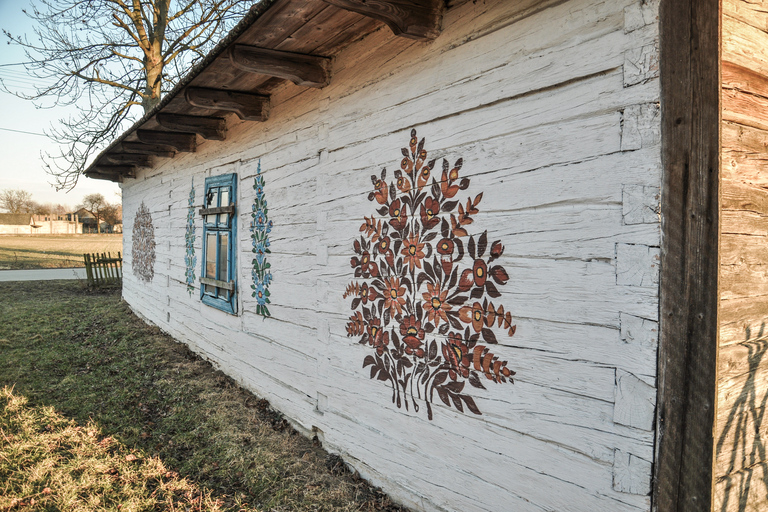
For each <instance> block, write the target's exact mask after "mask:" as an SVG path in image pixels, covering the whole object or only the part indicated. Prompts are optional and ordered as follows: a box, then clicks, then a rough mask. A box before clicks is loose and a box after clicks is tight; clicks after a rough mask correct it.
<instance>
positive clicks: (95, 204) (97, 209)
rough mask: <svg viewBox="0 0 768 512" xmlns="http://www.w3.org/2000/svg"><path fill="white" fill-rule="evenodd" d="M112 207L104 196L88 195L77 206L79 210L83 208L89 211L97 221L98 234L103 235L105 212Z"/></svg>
mask: <svg viewBox="0 0 768 512" xmlns="http://www.w3.org/2000/svg"><path fill="white" fill-rule="evenodd" d="M109 207H110V205H109V203H107V200H106V199H104V196H103V195H102V194H88V195H87V196H85V197H83V202H82V203H80V204H79V205H77V208H78V209H79V208H82V209H83V210H85V211H87V212H88V213H90V214H91V215H93V217H94V218H95V219H96V232H97V233H101V220H102V218H103V217H104V212H105V211H106V210H107V209H108V208H109Z"/></svg>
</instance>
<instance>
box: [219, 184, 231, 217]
mask: <svg viewBox="0 0 768 512" xmlns="http://www.w3.org/2000/svg"><path fill="white" fill-rule="evenodd" d="M220 206H229V187H222V189H221V203H220ZM227 217H229V214H227V213H222V214H220V215H219V224H221V225H222V226H226V225H227V220H228V219H227Z"/></svg>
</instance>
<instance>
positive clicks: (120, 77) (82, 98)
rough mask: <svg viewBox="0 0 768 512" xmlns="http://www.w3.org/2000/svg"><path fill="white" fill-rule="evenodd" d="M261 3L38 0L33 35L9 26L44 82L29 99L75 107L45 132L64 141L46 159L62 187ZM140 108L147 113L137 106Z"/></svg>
mask: <svg viewBox="0 0 768 512" xmlns="http://www.w3.org/2000/svg"><path fill="white" fill-rule="evenodd" d="M254 3H258V1H255V2H254V0H177V1H173V0H99V1H94V0H38V2H37V3H33V5H32V8H31V10H29V11H27V10H25V11H24V12H25V14H27V16H28V17H29V18H31V19H32V20H34V21H35V22H36V28H35V29H34V36H32V37H28V36H25V35H14V34H12V33H10V32H8V31H5V30H4V31H3V32H4V33H5V35H6V36H7V38H8V40H9V43H12V44H18V45H21V46H23V47H24V49H25V51H26V55H27V60H28V61H29V62H27V63H26V64H25V67H26V70H27V73H28V74H30V75H31V76H32V77H34V78H35V79H36V80H38V82H39V83H40V84H41V85H39V86H37V87H36V92H35V93H33V94H25V93H23V92H19V91H14V90H12V88H9V87H7V86H6V85H5V84H3V83H2V81H0V87H1V88H2V89H4V90H6V91H8V92H11V93H12V94H15V95H16V96H19V97H21V98H24V99H29V100H42V99H44V98H48V99H52V100H53V102H54V104H56V105H76V106H77V108H78V109H79V115H77V116H74V117H70V118H68V119H61V120H60V121H59V125H58V126H57V127H51V129H50V130H49V132H48V133H47V135H48V136H49V137H50V138H51V139H53V140H54V141H55V142H57V143H59V144H60V145H61V152H60V154H58V155H50V154H45V155H44V157H43V160H44V161H45V165H46V167H47V169H48V172H49V173H51V174H52V175H53V176H54V177H55V179H56V186H57V188H58V189H71V188H72V187H74V186H75V185H76V184H77V180H78V177H79V176H80V174H81V172H82V171H83V169H84V168H85V166H86V163H87V160H88V158H89V157H91V156H92V155H93V154H94V153H96V152H97V151H98V150H100V149H102V148H103V146H105V143H106V142H108V141H110V140H111V139H113V138H115V136H116V135H117V133H118V132H119V131H121V129H122V127H124V126H125V121H126V120H130V119H132V118H133V117H135V116H133V114H134V112H135V110H134V107H136V108H138V107H141V108H142V109H143V112H147V111H149V110H150V109H151V108H152V107H153V106H154V105H156V104H157V103H158V102H159V101H160V98H161V96H162V95H163V93H164V92H166V91H168V90H170V89H171V88H172V87H173V85H175V84H176V83H177V82H178V80H179V79H180V78H181V77H182V76H183V75H184V74H185V73H186V72H187V71H188V70H189V68H190V66H192V65H193V64H194V62H195V61H196V60H197V59H199V58H200V57H202V56H203V55H205V53H207V51H208V50H210V48H211V47H212V46H213V44H215V43H216V42H217V41H218V39H219V38H220V37H221V36H222V34H223V33H225V32H226V31H227V30H229V29H230V28H231V27H232V26H233V25H234V22H235V21H236V20H239V19H240V18H241V17H242V16H243V15H244V14H245V13H246V12H247V10H248V8H249V7H250V6H251V5H253V4H254ZM139 112H141V110H139Z"/></svg>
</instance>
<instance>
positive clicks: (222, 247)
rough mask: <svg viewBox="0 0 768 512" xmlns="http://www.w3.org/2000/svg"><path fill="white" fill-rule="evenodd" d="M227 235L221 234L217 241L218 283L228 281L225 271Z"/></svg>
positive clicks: (227, 261) (227, 253)
mask: <svg viewBox="0 0 768 512" xmlns="http://www.w3.org/2000/svg"><path fill="white" fill-rule="evenodd" d="M228 249H229V234H228V233H221V240H220V241H219V277H218V278H217V279H218V280H219V281H228V280H229V279H228V277H227V269H228V268H229V260H228V256H229V251H228Z"/></svg>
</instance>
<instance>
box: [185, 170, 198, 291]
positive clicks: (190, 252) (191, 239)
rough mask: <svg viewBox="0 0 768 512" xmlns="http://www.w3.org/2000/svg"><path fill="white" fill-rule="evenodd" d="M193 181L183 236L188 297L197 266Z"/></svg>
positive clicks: (191, 289) (192, 288)
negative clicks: (185, 251)
mask: <svg viewBox="0 0 768 512" xmlns="http://www.w3.org/2000/svg"><path fill="white" fill-rule="evenodd" d="M195 238H196V234H195V180H194V178H193V179H192V188H190V189H189V201H188V203H187V232H186V234H185V235H184V242H185V245H186V249H187V253H186V255H185V256H184V265H185V271H184V277H185V279H186V283H187V293H189V295H190V297H191V296H192V292H193V291H195V267H196V266H197V256H195Z"/></svg>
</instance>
